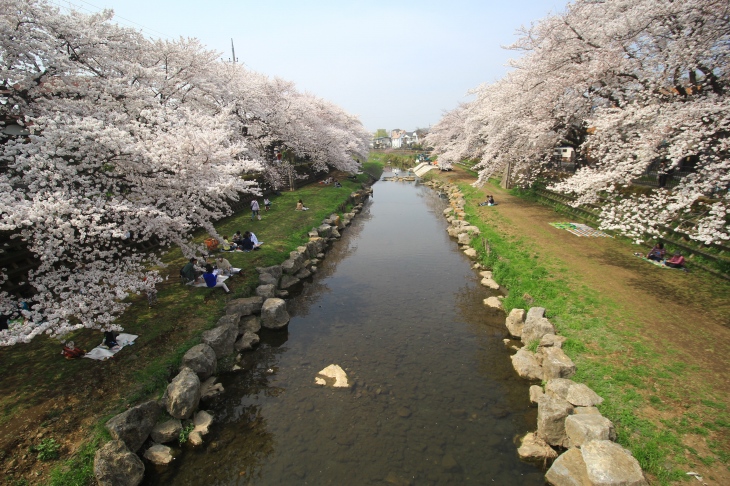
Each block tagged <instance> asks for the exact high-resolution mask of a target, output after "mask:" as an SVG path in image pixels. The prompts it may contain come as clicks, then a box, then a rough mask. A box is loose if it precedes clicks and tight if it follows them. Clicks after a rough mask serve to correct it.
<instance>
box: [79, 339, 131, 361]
mask: <svg viewBox="0 0 730 486" xmlns="http://www.w3.org/2000/svg"><path fill="white" fill-rule="evenodd" d="M137 337H138V336H135V335H134V334H126V333H120V334H119V335H118V336H117V346H114V347H113V348H111V349H109V348H107V347H106V346H104V344H103V343H102V344H100V345H99V346H97V347H95V348H94V349H92V350H91V351H89V352H88V353H86V354H85V355H84V358H89V359H95V360H97V361H104V360H106V359H109V358H111V357H113V356H114V355H115V354H117V353H118V352H119V351H121V350H122V348H123V347H124V346H129V345H131V344H134V341H135V340H136V339H137Z"/></svg>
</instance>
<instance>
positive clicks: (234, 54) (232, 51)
mask: <svg viewBox="0 0 730 486" xmlns="http://www.w3.org/2000/svg"><path fill="white" fill-rule="evenodd" d="M231 55H232V56H233V58H232V59H233V64H236V49H235V48H234V47H233V37H231Z"/></svg>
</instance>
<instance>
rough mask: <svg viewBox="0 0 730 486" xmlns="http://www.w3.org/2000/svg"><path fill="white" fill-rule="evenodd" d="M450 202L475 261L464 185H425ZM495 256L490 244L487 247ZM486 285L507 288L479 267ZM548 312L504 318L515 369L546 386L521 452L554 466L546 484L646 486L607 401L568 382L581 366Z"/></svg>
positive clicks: (458, 234)
mask: <svg viewBox="0 0 730 486" xmlns="http://www.w3.org/2000/svg"><path fill="white" fill-rule="evenodd" d="M427 184H428V185H429V186H431V187H432V188H433V189H435V190H437V191H439V193H440V194H443V195H445V196H446V197H448V199H449V202H450V205H451V207H449V208H447V209H446V210H445V211H444V215H445V216H446V219H447V220H448V222H449V224H450V226H449V228H448V230H447V231H448V233H449V235H450V236H452V237H453V238H456V240H457V241H458V243H459V245H460V248H461V249H462V251H463V252H464V254H466V255H467V256H468V257H469V258H472V259H476V258H477V256H478V253H477V251H476V249H475V248H473V246H472V244H473V243H474V242H475V241H477V240H476V239H475V238H476V237H477V236H479V235H480V234H481V232H480V230H479V228H477V227H476V226H473V225H472V224H470V223H468V222H467V221H466V220H465V217H466V213H465V211H464V205H465V204H466V200H465V199H464V195H463V194H462V193H461V192H460V191H459V189H458V187H456V186H454V185H452V184H446V183H442V182H438V181H432V182H429V183H427ZM484 246H485V249H486V250H487V251H489V247H488V244H487V243H486V242H484ZM474 268H475V269H476V270H478V271H479V272H480V276H481V277H482V280H481V284H482V285H483V286H484V287H486V288H488V289H491V290H493V291H504V289H502V288H501V287H500V285H499V283H497V282H496V281H495V280H494V277H493V275H492V272H490V271H489V270H488V269H486V268H484V267H483V266H482V265H481V264H480V263H478V262H477V263H475V264H474ZM484 303H485V305H488V306H490V307H494V308H501V299H500V296H499V295H498V296H491V297H488V298H487V299H485V300H484ZM545 313H546V310H545V309H544V308H542V307H533V308H531V309H529V310H527V311H525V310H524V309H512V310H511V311H510V313H509V315H508V316H507V318H506V321H505V327H506V330H507V333H508V334H509V337H508V338H505V340H504V341H505V344H506V345H508V346H509V347H510V348H511V349H513V350H515V351H516V352H515V354H514V355H512V357H511V359H512V366H513V367H514V369H515V371H516V372H517V374H518V375H519V376H520V377H522V378H525V379H527V380H531V381H535V382H538V381H539V382H540V383H541V385H538V384H535V385H533V386H531V387H530V401H531V402H532V403H534V404H536V405H537V430H536V431H535V432H529V433H528V434H526V435H525V436H524V437H523V438H522V439H521V445H520V447H519V448H518V450H517V453H518V454H519V456H520V457H521V458H522V459H523V460H525V461H531V462H535V463H537V464H539V465H542V466H544V467H547V466H548V465H550V468H549V469H548V470H547V473H546V474H545V479H546V480H547V482H548V483H549V484H552V485H554V486H577V485H581V486H583V485H586V486H613V485H615V486H619V485H620V486H639V485H646V484H648V483H647V481H646V479H645V478H644V474H643V472H642V470H641V467H640V466H639V462H638V461H637V460H636V459H635V458H634V457H633V456H632V455H631V453H630V452H629V451H628V450H626V449H624V448H623V447H621V446H620V445H619V444H617V443H615V442H614V441H615V440H616V431H615V430H614V426H613V423H611V421H610V420H608V419H607V418H605V417H604V416H602V415H601V412H600V411H599V409H598V408H597V407H598V406H599V405H601V403H603V398H601V397H600V396H598V394H596V393H595V392H594V391H593V390H591V389H590V388H589V387H587V386H586V385H584V384H582V383H576V382H574V381H572V380H570V377H572V376H573V375H574V374H575V372H576V366H575V363H573V361H572V360H571V359H570V357H568V355H566V354H565V352H564V351H563V349H562V346H563V344H564V343H565V341H566V339H565V337H563V336H560V335H559V334H558V331H557V329H556V328H555V326H554V325H553V324H552V323H551V322H550V320H549V319H548V318H547V317H546V316H545Z"/></svg>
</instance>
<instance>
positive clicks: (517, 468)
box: [145, 182, 544, 486]
mask: <svg viewBox="0 0 730 486" xmlns="http://www.w3.org/2000/svg"><path fill="white" fill-rule="evenodd" d="M374 196H375V197H374V198H373V199H372V200H371V201H369V202H368V203H367V204H366V206H365V208H364V209H363V212H362V213H361V214H360V215H359V216H358V217H357V218H355V220H354V221H353V224H352V225H351V226H350V227H349V228H347V229H346V230H344V231H343V237H342V239H341V240H340V241H338V242H336V243H335V244H334V245H333V246H332V248H331V249H330V251H329V252H328V253H327V256H326V258H325V259H324V261H322V262H321V264H320V265H321V266H320V268H319V272H318V273H317V274H315V277H314V278H313V280H312V282H310V283H306V284H305V285H304V287H303V289H302V291H301V294H299V295H298V296H297V297H295V298H293V299H291V300H290V301H289V303H288V308H289V313H290V314H291V316H292V318H291V321H290V323H289V326H288V331H287V332H278V333H274V332H268V333H267V332H264V331H262V341H261V343H260V345H259V347H258V348H257V349H256V350H255V351H253V352H250V353H249V354H247V355H246V357H245V361H244V363H243V365H244V369H243V370H241V371H238V372H236V373H231V374H228V375H224V376H222V377H221V382H222V383H223V385H224V386H225V389H226V391H225V394H224V398H223V400H221V401H220V402H219V403H217V404H215V405H214V406H212V407H209V410H210V411H212V412H213V414H214V416H215V418H216V423H215V425H214V427H213V429H212V431H211V433H210V434H209V435H207V436H206V437H205V444H204V445H203V446H201V447H199V448H195V449H193V448H192V447H185V448H184V450H183V452H182V454H181V455H180V456H179V457H178V459H177V460H176V461H175V463H174V466H172V467H168V468H166V469H158V470H156V471H155V470H152V469H153V468H152V466H150V465H148V468H147V469H148V474H147V477H146V479H145V484H148V485H152V484H174V485H195V486H198V485H206V486H214V485H244V484H256V485H297V484H311V485H370V484H374V485H375V484H395V485H406V484H413V485H422V484H425V485H429V484H432V485H437V484H504V485H531V484H535V485H538V484H544V479H543V475H542V473H540V471H539V470H538V469H537V468H535V467H533V466H531V465H528V464H524V463H522V462H520V461H519V459H518V457H517V452H516V448H517V446H516V445H515V439H516V437H518V436H521V435H524V434H525V433H526V432H527V431H529V430H534V428H535V415H536V413H535V409H534V408H530V406H529V401H528V395H529V394H528V384H527V383H526V382H524V381H522V380H520V379H519V378H518V377H517V375H516V374H515V373H514V371H513V370H512V368H511V365H510V360H509V353H508V351H507V350H506V349H505V346H504V344H503V343H502V339H503V338H504V337H505V329H504V314H501V313H497V312H495V311H493V310H490V309H488V308H486V307H485V306H484V305H483V303H482V300H483V299H484V298H486V297H487V296H488V295H489V294H488V291H487V290H485V289H484V288H483V287H481V286H480V285H479V279H480V277H479V276H478V275H477V274H476V272H475V271H474V270H472V269H471V268H470V261H469V260H468V258H466V257H465V256H464V255H463V254H462V253H461V252H460V251H459V250H458V248H457V245H456V243H455V241H454V240H451V239H449V237H448V235H447V233H446V231H445V229H446V227H447V222H446V220H445V219H444V218H443V215H442V211H443V209H445V208H446V207H447V204H446V201H445V200H444V199H440V198H439V197H438V195H437V194H436V193H435V192H434V191H432V190H431V189H429V188H427V187H425V186H422V185H418V184H416V183H401V182H379V183H377V184H376V185H375V186H374ZM330 364H338V365H340V366H341V367H342V368H343V369H345V370H346V372H347V374H348V377H349V379H350V381H351V383H354V386H352V387H351V388H350V389H342V388H340V389H333V388H324V387H320V386H318V385H315V384H314V378H315V376H316V374H317V373H318V372H319V371H320V370H322V369H323V368H325V367H326V366H328V365H330Z"/></svg>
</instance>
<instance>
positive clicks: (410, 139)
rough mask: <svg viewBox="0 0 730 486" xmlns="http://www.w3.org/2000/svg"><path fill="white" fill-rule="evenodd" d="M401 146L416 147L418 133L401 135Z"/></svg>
mask: <svg viewBox="0 0 730 486" xmlns="http://www.w3.org/2000/svg"><path fill="white" fill-rule="evenodd" d="M402 138H403V145H405V146H406V147H408V148H410V147H413V146H414V145H418V143H419V142H418V133H416V132H405V134H404V135H403V137H402Z"/></svg>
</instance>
